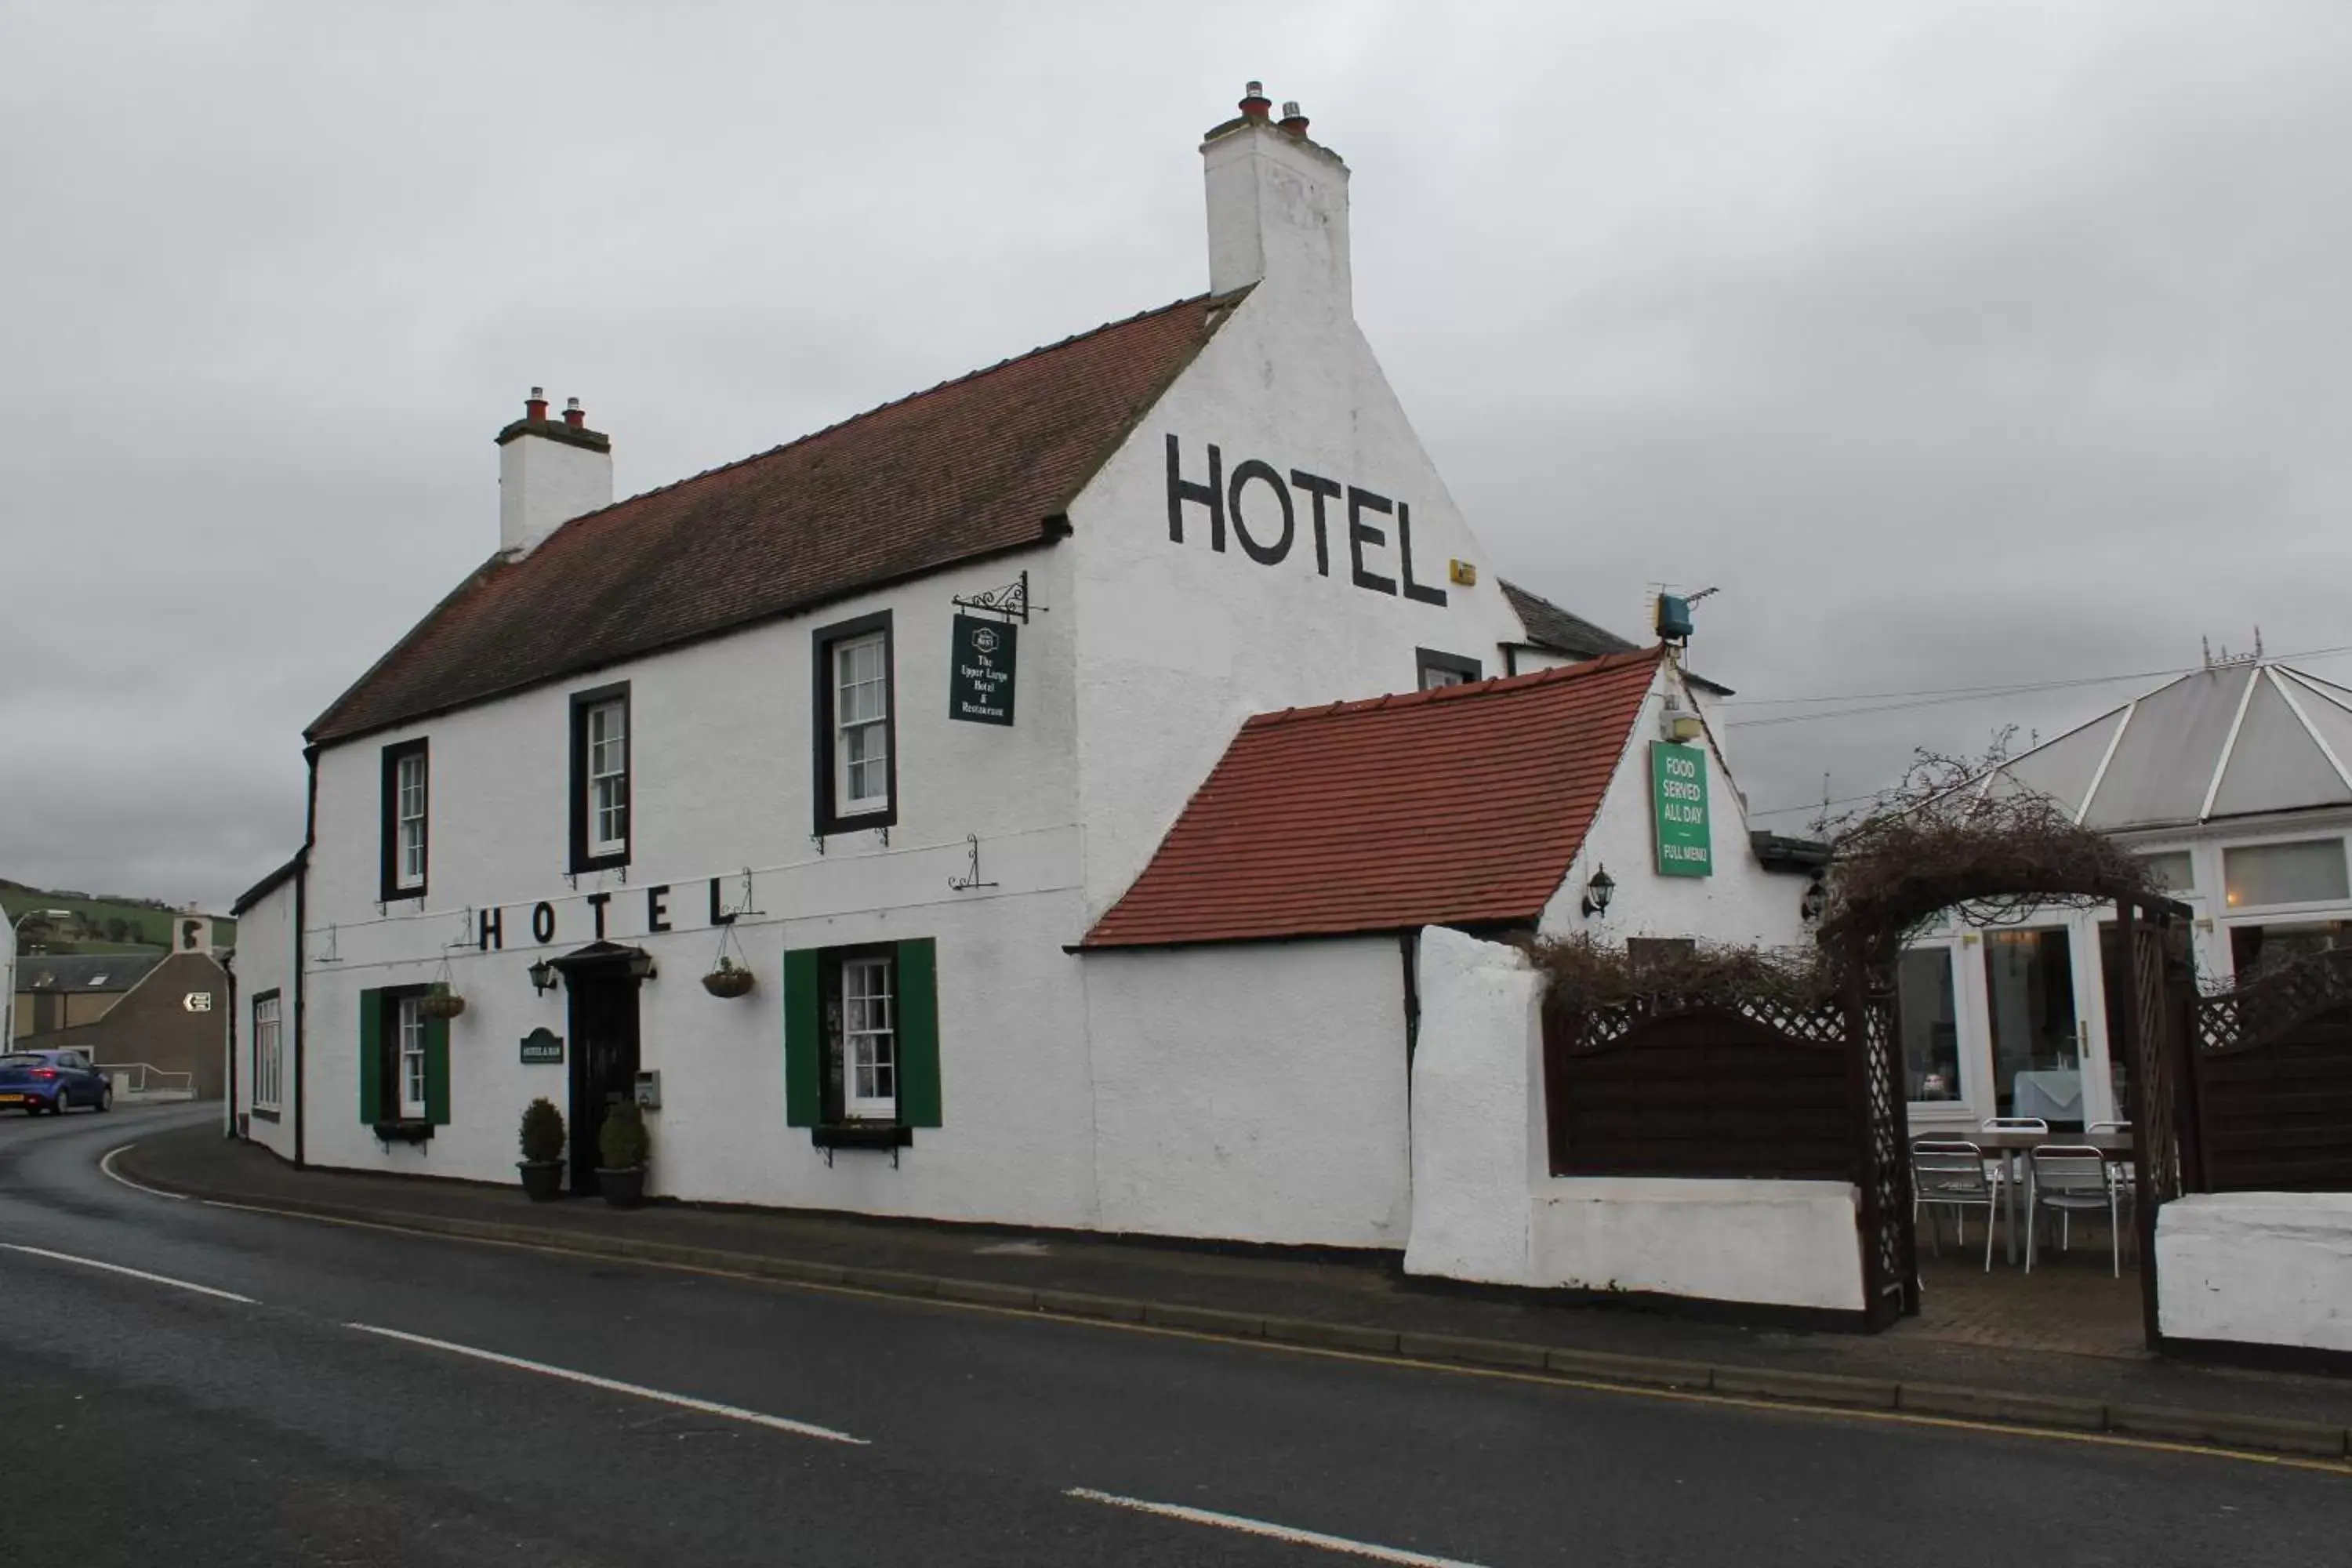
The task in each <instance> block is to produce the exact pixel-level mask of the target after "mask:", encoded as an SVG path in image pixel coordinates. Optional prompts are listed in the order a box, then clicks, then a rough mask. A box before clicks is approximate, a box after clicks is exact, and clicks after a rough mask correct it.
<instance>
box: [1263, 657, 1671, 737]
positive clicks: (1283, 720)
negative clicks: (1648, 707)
mask: <svg viewBox="0 0 2352 1568" xmlns="http://www.w3.org/2000/svg"><path fill="white" fill-rule="evenodd" d="M1664 651H1665V645H1664V644H1663V643H1660V644H1657V645H1655V646H1654V647H1645V648H1635V649H1633V650H1632V651H1631V652H1628V653H1609V654H1601V655H1600V656H1599V657H1597V658H1582V659H1578V660H1577V661H1576V662H1574V663H1573V664H1560V665H1554V666H1553V667H1552V668H1549V669H1531V670H1528V672H1527V673H1526V674H1524V675H1497V676H1494V677H1492V678H1490V679H1486V680H1465V681H1457V682H1456V683H1454V685H1452V686H1433V687H1431V688H1429V689H1427V690H1423V691H1391V692H1386V693H1383V694H1382V695H1381V696H1378V697H1354V698H1348V699H1344V700H1340V701H1337V702H1321V703H1318V704H1316V705H1315V706H1314V707H1312V708H1277V709H1274V710H1269V711H1267V712H1264V713H1253V714H1251V715H1250V716H1249V717H1248V718H1247V719H1244V721H1242V728H1243V729H1244V730H1249V729H1264V728H1271V727H1272V726H1274V725H1276V724H1289V723H1303V722H1305V721H1308V720H1313V719H1332V718H1339V717H1342V716H1345V715H1347V714H1351V713H1366V712H1370V711H1372V710H1376V709H1381V708H1391V707H1392V708H1409V707H1413V706H1417V705H1420V704H1423V703H1432V702H1459V701H1465V700H1475V699H1477V698H1481V697H1496V696H1500V695H1503V694H1504V693H1507V692H1512V691H1521V690H1526V689H1529V688H1532V687H1537V686H1547V685H1557V684H1559V682H1562V681H1567V680H1576V679H1591V678H1592V677H1594V676H1598V675H1605V674H1608V673H1610V672H1611V671H1613V670H1620V669H1627V668H1633V667H1634V666H1637V665H1643V664H1649V665H1653V666H1654V665H1655V664H1656V663H1657V662H1659V659H1660V658H1661V656H1662V655H1663V654H1664Z"/></svg>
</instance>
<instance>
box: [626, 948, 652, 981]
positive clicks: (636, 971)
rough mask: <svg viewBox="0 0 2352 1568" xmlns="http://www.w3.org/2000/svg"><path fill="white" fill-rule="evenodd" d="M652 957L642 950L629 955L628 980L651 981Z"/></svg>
mask: <svg viewBox="0 0 2352 1568" xmlns="http://www.w3.org/2000/svg"><path fill="white" fill-rule="evenodd" d="M654 973H655V972H654V955H653V954H652V953H650V952H646V950H645V949H644V948H639V949H637V951H636V952H633V953H631V954H629V978H630V979H632V980H651V979H652V978H653V977H654Z"/></svg>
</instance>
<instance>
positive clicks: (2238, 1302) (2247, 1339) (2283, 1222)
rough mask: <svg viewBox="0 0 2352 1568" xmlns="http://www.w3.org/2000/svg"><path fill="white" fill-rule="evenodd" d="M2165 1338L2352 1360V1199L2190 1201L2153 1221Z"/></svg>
mask: <svg viewBox="0 0 2352 1568" xmlns="http://www.w3.org/2000/svg"><path fill="white" fill-rule="evenodd" d="M2156 1262H2157V1269H2156V1279H2157V1321H2158V1324H2159V1325H2160V1326H2161V1327H2162V1329H2163V1331H2164V1332H2165V1333H2166V1334H2167V1335H2169V1336H2173V1337H2177V1338H2179V1339H2189V1340H2229V1341H2233V1342H2239V1343H2242V1344H2263V1345H2287V1346H2293V1347H2295V1348H2298V1349H2304V1350H2322V1351H2341V1352H2352V1193H2192V1194H2189V1195H2188V1196H2186V1197H2180V1198H2176V1199H2174V1200H2173V1201H2172V1202H2170V1203H2168V1204H2166V1205H2164V1206H2163V1207H2162V1208H2160V1209H2158V1210H2157V1212H2156Z"/></svg>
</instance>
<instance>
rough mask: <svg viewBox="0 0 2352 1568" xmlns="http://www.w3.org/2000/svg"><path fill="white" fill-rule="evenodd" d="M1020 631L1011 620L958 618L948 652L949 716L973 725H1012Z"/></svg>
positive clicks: (977, 617) (976, 617)
mask: <svg viewBox="0 0 2352 1568" xmlns="http://www.w3.org/2000/svg"><path fill="white" fill-rule="evenodd" d="M1020 630H1021V628H1020V627H1019V626H1015V625H1014V624H1013V622H1011V621H983V620H982V619H981V618H980V617H979V616H957V617H956V618H955V637H954V638H953V640H952V642H951V644H950V647H949V649H948V717H949V718H950V719H961V720H963V721H965V722H967V723H971V724H1010V723H1012V722H1013V656H1014V654H1015V653H1016V652H1017V651H1018V649H1019V647H1020V644H1019V642H1018V641H1017V640H1016V637H1017V636H1018V634H1019V632H1020Z"/></svg>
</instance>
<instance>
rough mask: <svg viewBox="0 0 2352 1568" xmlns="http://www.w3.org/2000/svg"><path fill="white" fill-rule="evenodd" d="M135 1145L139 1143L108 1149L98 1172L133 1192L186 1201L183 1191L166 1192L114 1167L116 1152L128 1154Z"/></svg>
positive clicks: (178, 1202) (181, 1201) (100, 1162)
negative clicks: (142, 1182) (144, 1183)
mask: <svg viewBox="0 0 2352 1568" xmlns="http://www.w3.org/2000/svg"><path fill="white" fill-rule="evenodd" d="M137 1147H139V1145H138V1144H136V1143H125V1144H123V1145H121V1147H120V1148H114V1149H109V1150H108V1151H107V1152H106V1153H105V1156H104V1157H103V1158H101V1159H100V1161H99V1163H98V1173H99V1174H100V1175H101V1176H104V1177H105V1178H107V1180H109V1181H112V1182H120V1183H121V1184H123V1185H124V1186H126V1187H129V1188H130V1189H131V1191H132V1192H134V1193H145V1194H147V1195H148V1196H149V1197H151V1198H169V1199H171V1200H172V1201H173V1203H175V1204H184V1203H185V1202H187V1201H188V1199H187V1194H184V1193H167V1192H164V1191H163V1189H162V1188H160V1187H150V1186H144V1185H142V1184H140V1183H137V1182H134V1181H132V1180H131V1178H130V1177H128V1176H126V1175H124V1174H123V1173H121V1172H120V1171H118V1170H116V1169H115V1168H114V1157H115V1156H116V1155H117V1154H128V1153H129V1152H131V1151H132V1150H133V1149H136V1148H137Z"/></svg>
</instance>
